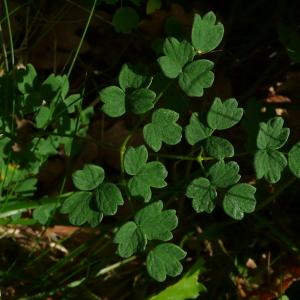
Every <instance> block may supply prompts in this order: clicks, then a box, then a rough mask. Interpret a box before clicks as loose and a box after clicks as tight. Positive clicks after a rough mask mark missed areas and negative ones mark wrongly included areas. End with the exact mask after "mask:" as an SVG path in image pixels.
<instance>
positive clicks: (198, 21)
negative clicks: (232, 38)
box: [192, 11, 224, 53]
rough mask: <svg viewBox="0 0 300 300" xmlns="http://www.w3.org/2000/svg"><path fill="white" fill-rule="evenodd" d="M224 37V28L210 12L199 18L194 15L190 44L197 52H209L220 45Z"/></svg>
mask: <svg viewBox="0 0 300 300" xmlns="http://www.w3.org/2000/svg"><path fill="white" fill-rule="evenodd" d="M223 35H224V27H223V25H222V24H221V23H220V22H218V23H217V24H216V16H215V14H214V13H213V12H212V11H210V12H208V13H207V14H205V15H204V16H203V18H201V16H199V15H198V14H195V17H194V23H193V27H192V44H193V46H194V47H195V48H196V49H197V51H198V52H200V53H202V52H209V51H211V50H213V49H215V48H216V47H218V45H219V44H220V42H221V41H222V38H223Z"/></svg>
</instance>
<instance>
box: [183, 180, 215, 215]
mask: <svg viewBox="0 0 300 300" xmlns="http://www.w3.org/2000/svg"><path fill="white" fill-rule="evenodd" d="M186 196H187V197H189V198H191V199H193V201H192V205H193V208H194V209H195V211H196V212H198V213H200V212H203V211H206V212H207V213H211V212H212V211H213V210H214V208H215V205H216V197H217V191H216V189H215V187H214V186H212V185H211V183H210V181H209V180H208V179H207V178H204V177H200V178H196V179H194V180H193V181H192V182H191V183H190V184H189V186H188V188H187V191H186Z"/></svg>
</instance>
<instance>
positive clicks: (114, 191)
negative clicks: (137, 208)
mask: <svg viewBox="0 0 300 300" xmlns="http://www.w3.org/2000/svg"><path fill="white" fill-rule="evenodd" d="M96 203H97V208H98V209H99V210H100V211H101V212H102V213H103V214H104V215H109V216H111V215H114V214H116V212H117V210H118V205H122V204H123V203H124V201H123V197H122V194H121V191H120V190H119V188H118V187H117V186H116V185H115V184H113V183H102V184H101V185H99V186H98V187H97V194H96Z"/></svg>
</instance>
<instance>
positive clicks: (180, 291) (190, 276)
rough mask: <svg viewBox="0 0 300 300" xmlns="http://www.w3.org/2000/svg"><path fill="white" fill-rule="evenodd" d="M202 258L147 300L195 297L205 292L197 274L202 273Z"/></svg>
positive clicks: (173, 299) (178, 299) (183, 299)
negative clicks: (172, 282)
mask: <svg viewBox="0 0 300 300" xmlns="http://www.w3.org/2000/svg"><path fill="white" fill-rule="evenodd" d="M205 270H206V269H205V267H204V260H203V259H202V258H201V259H198V260H197V262H196V263H195V264H194V265H193V266H192V267H191V268H190V269H189V270H188V272H187V273H186V274H184V276H183V277H182V278H181V279H180V280H178V281H177V282H176V283H174V284H172V285H169V286H168V287H167V288H165V289H164V290H163V291H161V292H160V293H159V294H157V295H154V296H152V297H150V298H149V299H148V300H185V299H196V298H198V296H200V294H202V293H204V292H206V291H207V290H206V288H205V286H204V285H203V284H201V283H200V282H198V279H199V275H200V274H202V273H204V271H205Z"/></svg>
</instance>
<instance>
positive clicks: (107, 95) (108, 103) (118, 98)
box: [100, 86, 126, 118]
mask: <svg viewBox="0 0 300 300" xmlns="http://www.w3.org/2000/svg"><path fill="white" fill-rule="evenodd" d="M100 99H101V101H102V102H103V103H104V104H103V106H102V110H103V112H104V113H105V114H107V115H108V116H110V117H112V118H115V117H120V116H122V115H124V114H125V112H126V108H125V93H124V91H123V90H121V89H120V88H119V87H117V86H109V87H107V88H104V89H102V90H101V91H100Z"/></svg>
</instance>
